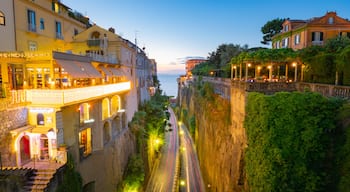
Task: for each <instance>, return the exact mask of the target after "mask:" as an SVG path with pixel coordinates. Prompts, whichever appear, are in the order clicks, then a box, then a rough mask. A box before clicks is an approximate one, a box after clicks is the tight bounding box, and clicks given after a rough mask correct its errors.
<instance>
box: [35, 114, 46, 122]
mask: <svg viewBox="0 0 350 192" xmlns="http://www.w3.org/2000/svg"><path fill="white" fill-rule="evenodd" d="M36 124H37V125H45V121H44V115H43V114H42V113H38V114H37V115H36Z"/></svg>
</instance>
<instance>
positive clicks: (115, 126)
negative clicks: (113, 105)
mask: <svg viewBox="0 0 350 192" xmlns="http://www.w3.org/2000/svg"><path fill="white" fill-rule="evenodd" d="M112 130H113V134H114V135H116V134H117V133H118V132H120V131H121V130H122V126H121V118H120V116H119V115H117V116H115V117H114V119H113V121H112Z"/></svg>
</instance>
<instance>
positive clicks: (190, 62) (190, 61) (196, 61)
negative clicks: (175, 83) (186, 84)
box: [186, 59, 206, 77]
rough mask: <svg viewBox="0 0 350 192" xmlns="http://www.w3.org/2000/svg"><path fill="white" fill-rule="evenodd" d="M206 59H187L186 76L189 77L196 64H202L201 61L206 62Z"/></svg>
mask: <svg viewBox="0 0 350 192" xmlns="http://www.w3.org/2000/svg"><path fill="white" fill-rule="evenodd" d="M205 61H206V60H205V59H188V60H187V61H186V76H187V77H190V76H192V72H191V71H192V69H193V68H194V67H195V66H196V65H198V64H200V63H202V62H205Z"/></svg>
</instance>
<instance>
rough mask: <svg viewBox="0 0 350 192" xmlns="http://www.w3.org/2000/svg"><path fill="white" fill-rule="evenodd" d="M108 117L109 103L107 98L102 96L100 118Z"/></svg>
mask: <svg viewBox="0 0 350 192" xmlns="http://www.w3.org/2000/svg"><path fill="white" fill-rule="evenodd" d="M109 117H110V105H109V99H108V98H104V99H103V100H102V120H104V119H107V118H109Z"/></svg>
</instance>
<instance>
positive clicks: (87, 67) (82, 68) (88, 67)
mask: <svg viewBox="0 0 350 192" xmlns="http://www.w3.org/2000/svg"><path fill="white" fill-rule="evenodd" d="M56 63H57V64H58V65H59V66H61V67H62V68H63V70H64V71H65V72H67V73H68V74H69V75H70V76H72V77H73V78H102V75H101V74H100V72H98V71H97V69H95V68H94V66H92V64H91V63H88V62H81V61H72V60H63V59H56Z"/></svg>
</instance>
